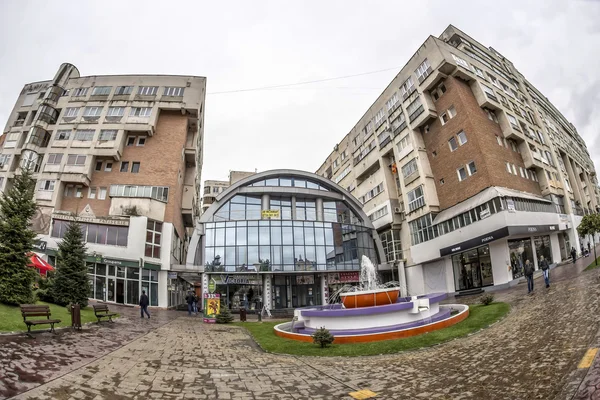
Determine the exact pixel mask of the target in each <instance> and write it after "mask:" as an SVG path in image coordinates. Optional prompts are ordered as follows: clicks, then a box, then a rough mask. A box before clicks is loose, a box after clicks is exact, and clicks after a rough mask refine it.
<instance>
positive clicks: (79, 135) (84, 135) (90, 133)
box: [73, 129, 96, 142]
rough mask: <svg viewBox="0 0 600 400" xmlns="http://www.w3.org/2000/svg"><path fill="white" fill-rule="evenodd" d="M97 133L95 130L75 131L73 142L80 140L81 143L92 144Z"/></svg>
mask: <svg viewBox="0 0 600 400" xmlns="http://www.w3.org/2000/svg"><path fill="white" fill-rule="evenodd" d="M95 134H96V131H95V130H93V129H77V130H76V131H75V135H74V136H73V140H78V141H81V142H91V141H92V140H94V135H95Z"/></svg>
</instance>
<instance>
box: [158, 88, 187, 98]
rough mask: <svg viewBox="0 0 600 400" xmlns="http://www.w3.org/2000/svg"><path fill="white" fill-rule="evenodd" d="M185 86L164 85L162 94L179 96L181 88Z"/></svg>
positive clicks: (181, 92) (181, 94) (181, 93)
mask: <svg viewBox="0 0 600 400" xmlns="http://www.w3.org/2000/svg"><path fill="white" fill-rule="evenodd" d="M184 89H185V88H182V87H166V88H165V91H164V93H163V95H164V96H172V97H181V96H183V90H184Z"/></svg>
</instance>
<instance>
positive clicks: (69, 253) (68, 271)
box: [52, 222, 90, 308]
mask: <svg viewBox="0 0 600 400" xmlns="http://www.w3.org/2000/svg"><path fill="white" fill-rule="evenodd" d="M85 250H86V248H85V243H84V241H83V234H82V232H81V225H79V224H78V223H77V222H71V223H70V224H69V227H68V228H67V231H66V232H65V236H64V237H63V239H62V241H61V242H60V243H59V245H58V255H57V258H56V276H55V278H54V284H53V286H52V291H53V293H52V295H53V297H54V300H55V301H56V303H57V304H60V305H67V304H79V305H80V306H81V307H82V308H83V307H86V306H87V304H88V296H89V295H90V282H89V281H88V277H87V267H86V265H85Z"/></svg>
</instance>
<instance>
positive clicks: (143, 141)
mask: <svg viewBox="0 0 600 400" xmlns="http://www.w3.org/2000/svg"><path fill="white" fill-rule="evenodd" d="M144 145H146V138H145V137H143V136H140V137H138V141H137V144H136V146H139V147H141V146H144Z"/></svg>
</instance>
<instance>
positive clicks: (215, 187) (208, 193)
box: [202, 171, 256, 214]
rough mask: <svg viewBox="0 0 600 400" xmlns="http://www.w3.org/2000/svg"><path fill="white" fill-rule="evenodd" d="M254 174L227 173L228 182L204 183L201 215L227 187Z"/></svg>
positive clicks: (244, 172)
mask: <svg viewBox="0 0 600 400" xmlns="http://www.w3.org/2000/svg"><path fill="white" fill-rule="evenodd" d="M255 173H256V172H247V171H229V180H228V181H204V194H203V195H202V213H203V214H204V212H205V211H206V210H208V207H210V205H211V204H212V203H214V202H215V199H216V198H217V196H218V195H219V194H220V193H222V192H223V191H224V190H225V189H227V188H228V187H229V186H231V185H233V184H234V183H236V182H237V181H239V180H240V179H243V178H245V177H247V176H250V175H254V174H255Z"/></svg>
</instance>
